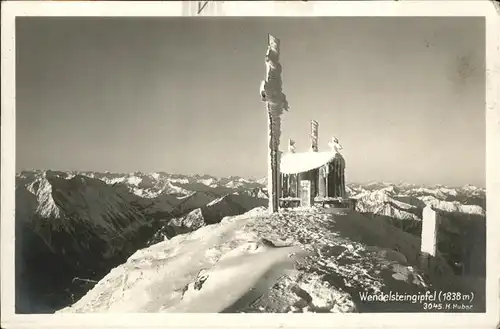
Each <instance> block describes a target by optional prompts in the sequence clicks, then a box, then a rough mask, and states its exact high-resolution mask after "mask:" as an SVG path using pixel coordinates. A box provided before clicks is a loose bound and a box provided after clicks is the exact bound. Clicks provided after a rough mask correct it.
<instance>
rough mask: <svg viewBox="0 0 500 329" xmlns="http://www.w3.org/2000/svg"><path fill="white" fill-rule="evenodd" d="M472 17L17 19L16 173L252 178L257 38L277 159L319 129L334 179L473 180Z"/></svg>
mask: <svg viewBox="0 0 500 329" xmlns="http://www.w3.org/2000/svg"><path fill="white" fill-rule="evenodd" d="M484 29H485V28H484V20H483V19H481V18H408V17H407V18H397V17H394V18H387V17H386V18H376V17H375V18H334V17H325V18H315V17H312V18H293V17H289V18H264V17H262V18H260V17H249V18H215V19H212V18H200V17H198V18H186V17H178V18H105V19H104V18H99V19H97V18H22V19H19V18H18V19H17V34H16V43H17V57H16V61H17V76H16V79H17V81H16V83H17V86H16V88H17V94H16V98H17V108H16V110H17V114H16V120H17V123H16V127H17V128H16V129H17V130H16V131H17V132H16V143H17V144H16V145H17V157H16V167H17V170H22V169H31V168H36V169H56V170H57V169H61V170H63V169H70V170H95V171H105V170H109V171H115V172H133V171H143V172H151V171H165V172H172V173H200V174H204V173H206V174H213V175H217V176H228V175H241V176H253V177H264V176H265V175H266V173H267V171H266V165H267V164H266V160H267V158H266V151H267V137H266V134H267V126H266V124H267V122H266V120H267V119H266V118H267V116H266V112H265V106H264V104H263V103H262V102H261V101H260V96H259V84H260V81H261V80H262V79H263V78H264V74H265V66H264V55H265V52H266V46H267V45H266V41H267V33H268V32H270V33H272V34H273V35H275V36H276V37H278V38H280V39H281V51H282V53H281V63H282V65H283V91H284V92H285V94H286V96H287V98H288V101H289V104H290V112H289V113H285V115H284V116H283V135H282V138H281V145H282V150H286V145H287V140H288V137H291V138H292V139H294V140H295V141H296V145H297V150H298V151H306V150H307V148H308V146H309V137H308V135H309V130H310V123H309V122H310V120H311V119H315V120H317V121H319V138H320V141H319V143H320V150H327V149H328V147H327V142H328V140H329V139H330V137H331V136H332V135H335V136H336V137H338V138H339V141H340V143H341V144H342V145H343V147H344V151H343V154H344V156H345V158H346V166H347V169H346V176H347V177H346V178H347V180H348V181H358V182H360V181H371V180H385V181H401V180H402V181H407V182H413V183H428V184H457V185H458V184H466V183H470V184H476V185H480V186H484V185H485V110H484V94H485V82H484V57H485V51H484V48H485V36H484Z"/></svg>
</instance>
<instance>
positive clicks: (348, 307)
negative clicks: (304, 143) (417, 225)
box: [60, 208, 484, 313]
mask: <svg viewBox="0 0 500 329" xmlns="http://www.w3.org/2000/svg"><path fill="white" fill-rule="evenodd" d="M389 236H390V238H388V237H389ZM363 241H370V245H368V244H366V243H364V242H363ZM418 250H419V240H418V237H414V236H412V235H409V234H407V233H403V232H402V231H400V230H399V229H397V228H395V227H393V226H391V225H390V224H387V223H386V222H384V221H383V220H377V219H373V218H370V217H366V216H363V215H361V214H359V213H351V214H349V215H332V214H326V213H323V212H321V211H313V210H309V211H308V210H294V211H284V212H282V213H280V214H275V215H273V216H269V215H267V214H265V213H263V212H261V211H259V208H256V209H254V210H253V211H251V212H249V213H247V214H245V215H240V216H236V217H227V218H226V219H225V220H223V221H222V222H221V223H220V224H217V225H210V226H204V227H201V228H200V229H198V230H196V231H194V232H192V233H189V234H184V235H178V236H176V237H174V238H173V239H171V240H168V241H163V242H160V243H157V244H155V245H152V246H150V247H149V248H146V249H142V250H139V251H137V252H136V253H135V254H134V255H132V256H131V257H130V258H129V259H128V260H127V262H126V263H124V264H123V265H120V266H118V267H117V268H115V269H113V270H112V271H111V272H110V273H109V274H108V275H107V276H106V277H104V278H103V279H102V280H101V281H100V282H99V283H98V284H97V285H96V286H95V287H94V288H93V289H92V290H91V291H89V292H88V293H87V294H86V295H85V296H84V297H83V298H82V299H81V300H79V301H78V302H77V303H75V304H74V305H72V306H71V307H68V308H65V309H63V310H61V311H60V312H61V313H68V312H69V313H71V312H278V313H286V312H370V311H382V312H384V311H411V310H412V309H414V310H416V309H417V308H420V307H421V306H419V305H416V304H413V303H411V302H410V303H394V304H392V303H366V302H363V301H362V300H360V297H359V294H358V292H359V291H367V292H372V293H378V292H388V291H398V292H400V293H424V292H425V291H430V292H432V291H434V290H441V289H443V290H445V289H456V290H457V291H459V290H460V289H470V287H469V286H467V287H466V286H464V284H465V283H463V282H462V281H460V280H458V279H456V278H455V277H454V276H453V274H452V273H451V269H450V268H449V267H448V266H447V265H446V263H445V262H444V261H443V260H441V259H439V258H438V259H437V260H436V262H435V263H434V265H433V267H431V268H430V269H429V270H428V271H426V272H425V273H424V272H423V271H422V270H420V269H419V268H418V266H417V262H418V261H417V259H418ZM174 272H175V275H173V274H172V273H174ZM443 275H444V276H443ZM441 277H442V278H443V279H441ZM444 278H446V279H444ZM475 293H476V294H477V296H481V294H484V291H479V290H477V291H475ZM479 299H480V298H478V300H479ZM419 310H421V309H419Z"/></svg>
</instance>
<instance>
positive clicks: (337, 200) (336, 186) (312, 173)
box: [280, 120, 352, 208]
mask: <svg viewBox="0 0 500 329" xmlns="http://www.w3.org/2000/svg"><path fill="white" fill-rule="evenodd" d="M328 144H329V146H330V148H331V149H330V150H329V151H323V152H319V150H318V122H317V121H314V120H313V121H312V122H311V149H310V150H309V151H308V152H301V153H296V152H295V143H294V141H292V140H289V146H288V152H287V153H284V154H282V155H281V161H280V172H281V182H280V183H281V184H280V186H281V189H280V190H281V195H280V199H281V202H280V203H281V204H282V205H283V206H287V205H288V206H290V205H298V204H300V205H301V206H311V205H313V204H321V205H323V206H325V204H328V205H330V206H334V207H340V208H352V201H351V200H350V199H348V198H347V195H346V188H345V159H344V157H343V156H342V154H340V150H342V146H341V145H340V144H339V142H338V140H337V139H336V138H335V137H333V138H332V140H331V141H330V142H329V143H328ZM307 199H309V202H308V201H307ZM304 203H305V204H304Z"/></svg>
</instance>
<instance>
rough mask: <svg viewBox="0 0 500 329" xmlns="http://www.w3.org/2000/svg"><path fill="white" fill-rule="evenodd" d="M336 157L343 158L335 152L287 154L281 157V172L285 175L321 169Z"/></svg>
mask: <svg viewBox="0 0 500 329" xmlns="http://www.w3.org/2000/svg"><path fill="white" fill-rule="evenodd" d="M335 157H340V158H341V157H342V156H341V155H340V154H339V153H334V152H331V151H329V152H302V153H285V154H283V155H282V156H281V163H280V172H281V173H283V174H296V173H300V172H305V171H309V170H313V169H316V168H319V167H321V166H323V165H325V164H327V163H328V162H330V161H332V160H333V159H334V158H335Z"/></svg>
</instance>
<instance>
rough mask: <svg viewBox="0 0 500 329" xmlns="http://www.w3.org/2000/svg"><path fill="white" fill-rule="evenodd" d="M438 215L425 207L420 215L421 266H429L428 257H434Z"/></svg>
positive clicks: (428, 207)
mask: <svg viewBox="0 0 500 329" xmlns="http://www.w3.org/2000/svg"><path fill="white" fill-rule="evenodd" d="M438 226H439V214H438V213H437V212H436V211H434V210H433V209H432V208H431V207H430V206H426V207H425V208H424V210H423V214H422V234H421V244H420V253H421V256H422V262H423V264H422V265H423V266H424V267H427V266H429V258H430V256H432V257H436V254H437V238H438Z"/></svg>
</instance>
